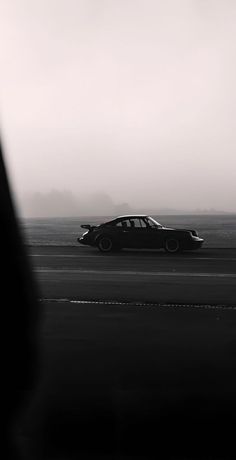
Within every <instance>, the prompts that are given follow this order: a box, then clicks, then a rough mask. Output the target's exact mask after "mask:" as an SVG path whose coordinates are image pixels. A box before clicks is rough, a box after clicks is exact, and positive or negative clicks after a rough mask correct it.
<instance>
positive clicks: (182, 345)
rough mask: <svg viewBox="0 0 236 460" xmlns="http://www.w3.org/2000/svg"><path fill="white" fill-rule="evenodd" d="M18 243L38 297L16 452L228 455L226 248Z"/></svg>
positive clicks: (232, 332) (67, 457) (231, 264)
mask: <svg viewBox="0 0 236 460" xmlns="http://www.w3.org/2000/svg"><path fill="white" fill-rule="evenodd" d="M29 252H30V254H31V261H32V265H33V267H34V270H35V274H36V278H37V280H38V282H39V288H40V297H41V299H44V300H42V302H40V311H41V313H42V315H41V322H40V334H39V335H40V361H41V369H40V378H39V381H38V385H37V388H36V391H35V393H34V395H33V398H32V401H31V404H29V407H28V409H27V410H26V412H25V414H24V416H23V421H22V422H21V426H20V431H19V433H20V434H19V439H20V444H21V446H22V451H23V452H24V456H23V459H27V460H32V459H35V460H38V459H40V460H42V459H43V460H44V459H45V460H49V459H50V460H51V459H60V460H75V459H78V458H83V459H86V460H87V459H94V460H95V459H96V460H97V459H100V460H104V459H106V460H108V459H109V460H111V459H114V460H127V459H135V460H136V459H140V460H141V459H142V460H144V459H145V460H146V459H157V458H158V459H159V458H160V459H162V460H167V459H168V460H169V459H171V460H193V459H194V460H200V459H201V460H216V459H217V460H228V459H230V460H231V459H234V458H236V450H235V426H236V395H235V388H236V367H235V357H236V341H235V336H236V310H235V281H236V249H232V250H228V249H211V250H210V249H205V250H204V249H202V250H201V251H199V252H196V253H186V254H183V255H181V256H179V255H178V256H175V257H173V256H169V255H166V254H164V253H161V252H159V253H158V252H156V253H155V252H145V251H144V252H142V251H124V252H122V253H120V254H110V255H106V256H105V255H102V254H100V253H99V252H97V251H96V250H95V249H91V248H83V247H32V248H29ZM63 299H64V300H63ZM104 300H105V302H104ZM111 300H113V302H111ZM86 301H87V302H86ZM146 302H152V304H150V303H148V304H147V303H146Z"/></svg>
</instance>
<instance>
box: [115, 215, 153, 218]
mask: <svg viewBox="0 0 236 460" xmlns="http://www.w3.org/2000/svg"><path fill="white" fill-rule="evenodd" d="M139 217H148V216H147V214H126V215H124V216H118V217H116V219H133V218H139Z"/></svg>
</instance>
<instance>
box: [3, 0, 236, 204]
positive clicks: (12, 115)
mask: <svg viewBox="0 0 236 460" xmlns="http://www.w3.org/2000/svg"><path fill="white" fill-rule="evenodd" d="M0 58H1V75H0V79H1V85H0V101H1V129H2V132H3V140H4V146H5V149H6V155H7V158H6V160H7V166H8V169H9V172H10V175H11V181H12V186H13V189H14V191H15V193H16V198H17V200H18V202H19V205H20V207H21V206H23V205H24V199H23V197H24V195H25V194H26V193H31V192H35V191H39V192H43V193H48V192H50V191H51V190H52V189H55V190H69V191H71V192H72V193H73V194H75V195H77V196H80V197H81V196H86V194H87V193H90V192H92V193H94V192H95V193H96V192H102V191H104V192H106V193H108V194H109V195H110V196H111V198H112V199H113V200H114V202H116V203H119V202H128V203H130V204H131V205H133V206H138V207H140V206H149V207H157V208H162V207H171V208H174V207H175V208H178V209H181V208H182V209H189V208H197V207H198V208H210V207H214V208H216V209H222V210H225V211H236V199H235V197H236V85H235V82H236V1H235V0H165V1H163V0H11V1H9V0H1V6H0Z"/></svg>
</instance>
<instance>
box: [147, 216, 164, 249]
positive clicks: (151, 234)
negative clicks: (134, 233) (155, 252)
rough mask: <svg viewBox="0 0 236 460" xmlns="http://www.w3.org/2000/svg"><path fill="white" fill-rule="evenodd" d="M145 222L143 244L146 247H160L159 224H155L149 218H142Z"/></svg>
mask: <svg viewBox="0 0 236 460" xmlns="http://www.w3.org/2000/svg"><path fill="white" fill-rule="evenodd" d="M142 220H143V221H144V223H145V237H144V238H143V239H144V244H145V247H146V248H150V249H159V248H161V247H162V239H163V232H162V230H161V226H158V225H155V224H154V223H153V222H152V221H151V220H150V219H148V218H147V217H146V218H143V219H142Z"/></svg>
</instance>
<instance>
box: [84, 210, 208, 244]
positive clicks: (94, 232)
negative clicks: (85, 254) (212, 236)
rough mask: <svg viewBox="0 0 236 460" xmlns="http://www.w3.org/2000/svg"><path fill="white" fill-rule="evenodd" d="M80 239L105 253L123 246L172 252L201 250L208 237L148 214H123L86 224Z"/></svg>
mask: <svg viewBox="0 0 236 460" xmlns="http://www.w3.org/2000/svg"><path fill="white" fill-rule="evenodd" d="M81 227H82V228H84V229H86V230H87V231H86V232H85V233H84V234H83V235H82V236H80V237H79V238H78V239H77V241H78V242H79V243H80V244H83V245H88V246H95V247H97V248H98V249H99V250H100V251H101V252H111V251H115V250H120V249H122V248H136V249H164V250H165V251H166V252H169V253H177V252H180V251H184V250H194V249H199V248H200V247H201V246H202V244H203V242H204V240H203V238H200V237H199V236H198V234H197V232H196V230H188V229H174V228H169V227H164V226H163V225H161V224H160V223H159V222H157V221H156V220H155V219H153V218H152V217H150V216H147V215H145V214H139V215H136V214H135V215H134V214H132V215H125V216H119V217H116V218H115V219H112V220H110V221H108V222H105V223H103V224H100V225H90V224H83V225H81Z"/></svg>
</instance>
